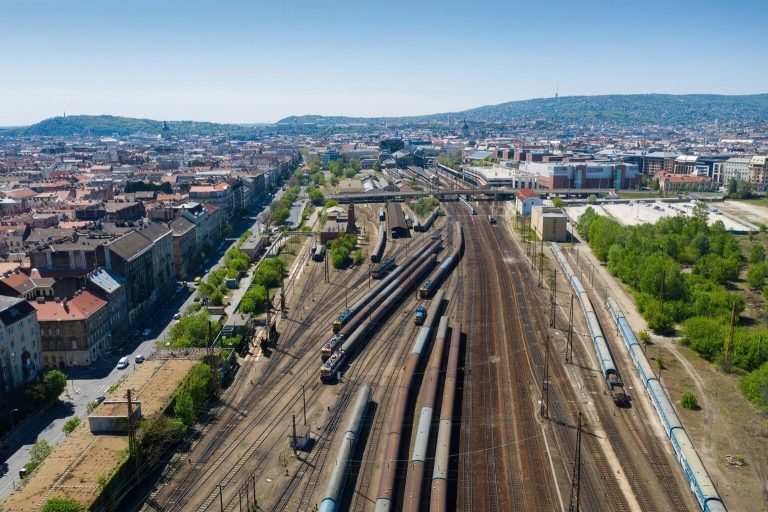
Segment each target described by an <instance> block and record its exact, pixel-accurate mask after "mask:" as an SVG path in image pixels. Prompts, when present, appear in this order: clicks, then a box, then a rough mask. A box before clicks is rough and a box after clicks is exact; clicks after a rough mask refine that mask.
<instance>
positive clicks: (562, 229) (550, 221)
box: [531, 206, 568, 242]
mask: <svg viewBox="0 0 768 512" xmlns="http://www.w3.org/2000/svg"><path fill="white" fill-rule="evenodd" d="M531 226H532V227H533V229H534V231H535V232H536V235H537V236H538V237H539V238H540V239H541V240H544V241H545V242H564V241H565V239H566V236H567V233H568V228H567V226H568V217H567V216H566V215H565V212H564V211H563V209H562V208H553V207H549V206H534V207H533V208H532V209H531Z"/></svg>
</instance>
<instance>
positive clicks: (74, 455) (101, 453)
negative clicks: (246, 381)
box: [0, 360, 195, 512]
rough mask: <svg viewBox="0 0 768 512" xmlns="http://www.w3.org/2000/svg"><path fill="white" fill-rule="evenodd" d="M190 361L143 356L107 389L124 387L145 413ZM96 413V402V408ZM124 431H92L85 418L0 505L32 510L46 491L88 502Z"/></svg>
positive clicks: (116, 455) (122, 444)
mask: <svg viewBox="0 0 768 512" xmlns="http://www.w3.org/2000/svg"><path fill="white" fill-rule="evenodd" d="M194 364H195V361H189V360H170V361H147V362H146V363H144V364H143V365H141V367H139V368H138V369H137V370H136V371H135V372H134V373H132V374H131V375H130V377H128V378H127V379H126V380H125V382H123V383H122V384H121V385H120V386H119V388H118V389H117V390H115V391H114V392H113V393H111V394H110V396H109V399H110V400H122V399H124V396H125V393H126V391H127V390H128V389H130V390H132V391H133V392H134V393H135V397H136V400H138V401H141V407H142V414H143V415H144V416H148V415H151V414H154V413H155V412H158V411H159V410H161V409H162V408H163V407H165V405H166V404H167V403H168V401H169V400H170V398H171V397H172V395H173V393H174V392H175V390H176V387H177V386H178V383H179V381H181V379H183V378H184V376H185V375H186V374H187V372H188V371H189V369H190V368H191V367H192V365H194ZM96 412H97V414H98V412H99V411H98V408H97V409H96ZM127 449H128V436H112V435H98V436H96V435H93V434H91V431H90V430H89V428H88V422H87V421H83V423H82V424H81V425H80V426H79V427H78V428H76V429H75V431H74V432H72V433H71V434H70V435H69V436H67V438H66V439H65V440H64V441H62V443H61V444H60V445H59V446H58V447H56V449H55V450H54V451H53V453H52V454H51V455H49V456H48V458H46V459H45V461H43V463H42V464H41V465H40V467H39V468H38V469H37V470H36V471H35V472H34V473H33V474H32V475H31V476H29V477H28V479H27V480H26V481H25V482H24V484H23V486H22V487H20V488H19V489H18V490H16V491H15V492H14V493H13V494H11V495H10V496H9V497H8V499H7V500H6V501H5V502H4V503H2V504H1V505H0V510H3V511H8V512H11V511H13V512H16V511H18V512H21V511H34V510H38V509H39V507H40V506H41V505H42V504H43V503H44V502H45V500H47V499H48V498H51V497H54V496H56V497H62V498H72V499H76V500H78V501H79V502H80V503H83V504H89V503H92V502H93V500H94V499H95V498H96V497H97V496H98V495H99V492H100V489H101V487H100V485H99V479H100V477H106V476H108V475H109V474H110V473H111V472H112V470H113V468H115V467H116V466H117V464H118V463H119V462H120V460H121V459H122V458H123V457H124V456H125V452H126V450H127Z"/></svg>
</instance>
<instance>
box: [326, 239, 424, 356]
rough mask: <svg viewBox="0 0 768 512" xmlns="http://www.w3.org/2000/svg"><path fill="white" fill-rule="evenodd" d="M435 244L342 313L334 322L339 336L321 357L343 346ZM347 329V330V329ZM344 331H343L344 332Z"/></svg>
mask: <svg viewBox="0 0 768 512" xmlns="http://www.w3.org/2000/svg"><path fill="white" fill-rule="evenodd" d="M435 247H436V246H435V245H434V244H431V243H430V244H427V245H425V246H424V247H423V248H422V249H420V250H419V251H418V252H417V253H416V254H414V255H413V256H412V257H411V259H410V260H408V261H407V262H406V263H405V264H404V265H401V266H400V267H398V268H397V269H395V271H394V272H392V273H391V274H390V275H389V276H387V278H386V279H385V280H383V281H381V283H379V284H378V285H377V286H376V287H375V288H374V289H373V290H371V291H370V292H368V293H366V294H365V295H364V296H363V297H361V298H360V299H359V300H358V301H357V302H355V303H354V304H353V305H352V307H351V308H349V309H347V310H346V311H344V312H343V313H341V314H340V315H339V316H338V318H336V320H334V321H333V324H332V327H333V332H334V333H338V335H334V336H333V337H331V339H330V340H329V341H328V342H327V343H326V344H325V345H323V348H322V349H321V351H320V353H321V357H322V358H323V359H326V358H328V357H330V356H331V354H332V353H333V351H334V350H335V349H336V347H338V346H339V345H341V343H342V342H343V341H344V337H345V336H347V335H349V333H350V332H352V330H354V329H355V327H357V325H358V324H359V323H360V321H362V318H364V317H366V316H368V315H369V314H370V312H371V311H373V308H375V307H376V306H377V305H378V304H380V303H381V301H383V300H384V299H385V298H386V296H387V294H388V293H390V292H391V290H392V289H394V286H393V283H394V281H395V279H396V278H397V276H399V275H400V274H402V273H404V272H406V271H410V270H412V269H413V267H414V265H415V264H416V262H418V261H420V260H421V259H422V258H424V257H425V255H426V254H428V253H429V252H431V251H434V250H435ZM369 303H370V304H371V305H370V306H369V307H368V309H367V310H366V312H365V314H361V315H360V316H359V317H357V320H356V321H355V318H356V315H358V313H360V312H362V311H363V308H365V307H366V306H368V305H369ZM345 327H346V328H345ZM342 329H343V331H342Z"/></svg>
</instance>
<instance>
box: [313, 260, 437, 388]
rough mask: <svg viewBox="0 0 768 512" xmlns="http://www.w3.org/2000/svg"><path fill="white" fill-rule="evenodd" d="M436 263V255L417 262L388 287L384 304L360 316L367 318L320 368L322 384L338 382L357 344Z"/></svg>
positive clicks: (373, 305) (375, 306) (370, 308)
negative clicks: (410, 270) (412, 268)
mask: <svg viewBox="0 0 768 512" xmlns="http://www.w3.org/2000/svg"><path fill="white" fill-rule="evenodd" d="M436 261H437V260H436V256H435V255H434V254H432V255H428V256H427V258H426V259H424V260H422V259H419V260H417V267H416V269H415V270H414V271H413V272H412V273H411V274H409V275H407V276H406V275H403V276H399V277H397V278H396V279H395V280H394V282H393V283H392V285H390V286H388V287H387V289H386V290H384V291H383V292H382V293H381V295H382V297H386V298H384V300H383V301H382V302H380V303H378V305H377V304H376V303H372V304H371V306H369V309H368V313H367V314H365V315H360V318H365V320H363V321H362V322H361V323H360V324H359V325H358V326H357V328H356V329H355V330H354V332H352V333H351V334H349V336H346V334H345V336H344V338H343V342H342V344H341V347H339V348H336V349H335V350H334V351H333V353H332V354H331V355H330V357H329V358H328V359H327V360H326V361H325V362H324V363H323V365H322V366H321V367H320V381H321V382H324V383H332V382H335V381H336V379H337V376H338V374H339V373H340V372H341V369H342V368H343V366H344V364H345V362H346V361H347V359H348V358H349V357H350V356H351V355H352V354H353V353H354V351H355V349H356V348H357V344H358V343H359V342H360V341H361V340H362V339H363V337H364V335H365V334H366V333H367V332H368V330H369V329H370V328H371V327H372V326H374V325H376V324H377V323H379V322H381V321H382V320H383V319H384V317H385V316H386V315H387V313H389V311H390V310H391V309H392V307H393V306H394V305H395V303H396V302H398V301H399V300H401V299H402V298H403V296H404V295H405V293H406V292H407V291H408V290H409V289H410V288H411V286H412V283H413V282H414V281H417V280H419V279H421V278H422V277H424V275H425V274H427V273H428V272H429V271H430V270H431V269H432V267H433V266H434V264H435V262H436ZM329 343H330V342H329ZM327 347H328V344H326V345H325V346H323V354H322V355H323V356H324V354H325V351H326V349H327Z"/></svg>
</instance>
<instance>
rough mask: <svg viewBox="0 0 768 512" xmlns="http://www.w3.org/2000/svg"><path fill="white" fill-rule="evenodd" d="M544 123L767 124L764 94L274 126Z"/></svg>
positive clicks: (632, 98) (307, 119) (576, 101)
mask: <svg viewBox="0 0 768 512" xmlns="http://www.w3.org/2000/svg"><path fill="white" fill-rule="evenodd" d="M463 119H466V120H468V121H496V122H516V121H536V120H542V121H548V122H551V123H557V124H563V125H568V124H577V125H623V126H648V125H674V126H690V125H696V124H701V123H712V122H721V123H731V122H733V123H737V124H763V123H766V122H768V94H751V95H742V96H727V95H717V94H684V95H673V94H626V95H619V94H612V95H605V96H565V97H561V98H538V99H532V100H522V101H510V102H506V103H500V104H498V105H486V106H482V107H477V108H473V109H469V110H463V111H459V112H450V113H442V114H431V115H425V116H405V117H390V118H384V117H372V118H360V117H338V116H329V117H324V116H315V115H312V116H291V117H286V118H285V119H282V120H280V121H278V124H291V125H301V124H339V123H356V122H368V123H378V122H446V121H449V120H453V121H458V122H460V121H462V120H463Z"/></svg>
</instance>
